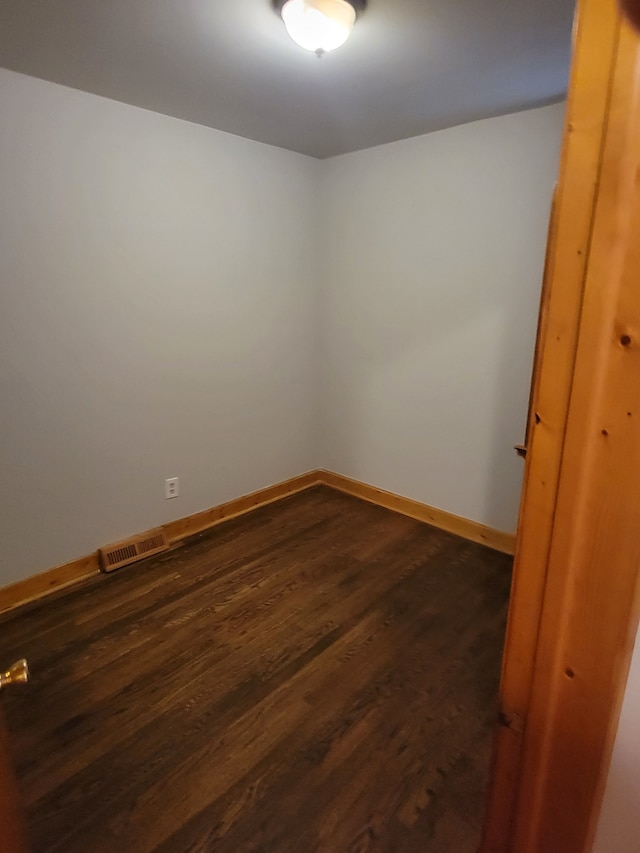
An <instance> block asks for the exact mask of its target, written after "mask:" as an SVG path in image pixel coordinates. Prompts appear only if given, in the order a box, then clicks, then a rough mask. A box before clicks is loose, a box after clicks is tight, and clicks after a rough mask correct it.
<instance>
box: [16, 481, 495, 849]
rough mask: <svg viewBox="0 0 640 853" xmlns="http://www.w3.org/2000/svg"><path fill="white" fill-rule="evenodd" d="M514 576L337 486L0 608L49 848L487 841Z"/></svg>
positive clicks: (30, 800) (38, 815)
mask: <svg viewBox="0 0 640 853" xmlns="http://www.w3.org/2000/svg"><path fill="white" fill-rule="evenodd" d="M510 572H511V559H510V558H509V557H506V556H504V555H502V554H498V553H496V552H494V551H491V550H489V549H487V548H484V547H482V546H480V545H474V544H471V543H469V542H466V541H464V540H462V539H459V538H457V537H455V536H452V535H450V534H447V533H443V532H441V531H438V530H435V529H433V528H431V527H429V526H427V525H425V524H421V523H420V522H417V521H413V520H411V519H408V518H405V517H403V516H400V515H396V514H394V513H391V512H389V511H387V510H384V509H380V508H378V507H375V506H372V505H370V504H367V503H364V502H362V501H360V500H358V499H356V498H351V497H348V496H346V495H343V494H340V493H339V492H335V491H332V490H331V489H328V488H326V487H321V486H319V487H315V488H313V489H310V490H307V491H306V492H303V493H301V494H299V495H295V496H293V497H291V498H287V499H285V500H283V501H280V502H278V503H275V504H272V505H270V506H267V507H264V508H262V509H259V510H256V511H255V512H253V513H251V514H249V515H246V516H244V517H242V518H239V519H235V520H233V521H230V522H228V523H226V524H224V525H221V526H219V527H216V528H214V529H213V530H211V531H209V532H207V533H204V534H201V535H199V536H197V537H194V538H193V539H191V540H190V541H189V542H188V543H187V544H185V545H183V546H181V547H178V548H175V549H174V550H173V551H171V552H169V553H168V554H164V555H162V556H160V557H156V558H152V559H150V560H148V561H146V562H144V563H139V564H138V565H134V566H131V567H129V568H125V569H121V570H120V571H119V572H116V573H114V574H112V575H108V576H100V577H98V578H94V579H91V580H90V581H88V582H85V583H84V584H82V585H80V586H77V587H74V588H72V589H71V590H69V591H66V592H61V593H58V594H56V595H55V596H52V597H50V598H48V599H46V600H44V601H42V602H40V603H35V604H32V605H28V606H26V607H23V608H22V609H20V610H19V611H16V612H14V613H11V614H9V615H7V616H5V617H2V618H0V651H1V653H2V657H3V661H4V662H5V663H7V664H8V663H10V662H11V661H12V660H13V659H14V658H16V657H20V656H22V655H25V656H27V657H28V658H29V663H30V666H31V670H32V683H31V684H30V685H28V686H26V687H24V688H22V689H18V688H15V689H13V690H11V691H6V693H5V694H3V697H2V702H3V705H4V709H5V713H6V717H7V724H8V727H9V730H10V732H11V734H12V741H13V744H14V749H15V761H16V767H17V770H18V775H19V779H20V782H21V786H22V791H23V798H24V801H25V804H26V808H27V811H28V818H29V829H30V833H31V838H32V843H33V848H34V851H35V853H45V851H46V853H54V851H56V853H147V851H158V853H187V851H189V852H190V853H196V851H199V853H204V851H215V853H240V852H241V851H242V852H243V853H244V851H261V853H276V851H277V852H278V853H284V851H301V853H302V851H304V853H314V851H323V853H347V852H348V853H364V851H397V853H412V851H420V853H473V851H475V849H476V846H477V843H478V838H479V832H480V826H481V820H482V810H483V795H484V787H485V782H486V778H487V771H488V761H489V753H490V742H491V732H492V724H493V720H494V719H495V715H496V701H497V700H496V696H497V686H498V677H499V669H500V658H501V652H502V643H503V633H504V625H505V617H506V609H507V600H508V594H509V584H510Z"/></svg>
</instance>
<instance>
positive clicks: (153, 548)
mask: <svg viewBox="0 0 640 853" xmlns="http://www.w3.org/2000/svg"><path fill="white" fill-rule="evenodd" d="M168 548H169V543H168V542H167V537H166V536H165V532H164V530H163V529H162V528H161V527H158V528H156V529H155V530H148V531H147V532H146V533H140V534H139V535H138V536H131V537H129V539H122V540H121V541H120V542H114V543H113V544H112V545H105V547H104V548H100V549H99V552H98V553H99V554H100V569H101V571H103V572H112V571H114V570H115V569H120V568H122V566H128V565H130V564H131V563H135V562H136V561H137V560H143V559H144V558H145V557H151V556H152V555H153V554H159V553H160V552H161V551H166V550H167V549H168Z"/></svg>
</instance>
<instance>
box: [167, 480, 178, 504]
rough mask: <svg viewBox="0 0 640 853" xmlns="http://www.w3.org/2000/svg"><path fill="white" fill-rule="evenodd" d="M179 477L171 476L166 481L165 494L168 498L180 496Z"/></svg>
mask: <svg viewBox="0 0 640 853" xmlns="http://www.w3.org/2000/svg"><path fill="white" fill-rule="evenodd" d="M178 494H179V492H178V478H177V477H169V479H168V480H165V481H164V496H165V498H166V499H167V500H169V498H177V497H178Z"/></svg>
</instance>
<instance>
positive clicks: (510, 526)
mask: <svg viewBox="0 0 640 853" xmlns="http://www.w3.org/2000/svg"><path fill="white" fill-rule="evenodd" d="M563 113H564V106H563V105H555V106H551V107H545V108H542V109H537V110H532V111H529V112H523V113H517V114H514V115H510V116H505V117H502V118H496V119H489V120H487V121H480V122H475V123H473V124H467V125H463V126H460V127H455V128H452V129H450V130H445V131H441V132H438V133H432V134H429V135H427V136H421V137H417V138H414V139H409V140H406V141H402V142H396V143H392V144H390V145H385V146H381V147H379V148H373V149H369V150H367V151H362V152H358V153H355V154H348V155H345V156H342V157H338V158H335V159H333V160H329V161H327V162H326V164H325V172H324V175H323V213H324V216H325V227H324V239H325V248H324V258H325V262H324V267H323V290H322V293H323V297H322V298H323V301H324V307H323V352H324V361H325V372H324V387H323V411H324V413H325V417H324V423H323V437H324V440H323V451H322V458H323V461H324V464H325V466H326V467H328V468H330V469H332V470H335V471H338V472H340V473H341V474H346V475H348V476H351V477H355V478H357V479H360V480H364V481H366V482H368V483H372V484H374V485H376V486H379V487H382V488H385V489H388V490H390V491H393V492H398V493H400V494H402V495H405V496H408V497H411V498H414V499H417V500H419V501H424V502H425V503H427V504H430V505H432V506H435V507H438V508H440V509H444V510H447V511H449V512H453V513H455V514H457V515H461V516H464V517H466V518H470V519H473V520H475V521H479V522H483V523H485V524H488V525H491V526H492V527H496V528H498V529H502V530H506V531H512V530H514V529H515V524H516V518H517V511H518V503H519V493H520V487H521V476H522V469H523V463H522V460H520V459H519V458H517V457H516V455H515V453H514V451H513V445H514V444H518V443H520V442H522V440H523V435H524V428H525V419H526V411H527V402H528V394H529V379H530V372H531V362H532V354H533V346H534V338H535V330H536V321H537V313H538V302H539V298H540V284H541V278H542V271H543V263H544V254H545V244H546V232H547V224H548V217H549V212H550V204H551V197H552V191H553V186H554V184H555V180H556V176H557V172H558V160H559V148H560V138H561V129H562V120H563Z"/></svg>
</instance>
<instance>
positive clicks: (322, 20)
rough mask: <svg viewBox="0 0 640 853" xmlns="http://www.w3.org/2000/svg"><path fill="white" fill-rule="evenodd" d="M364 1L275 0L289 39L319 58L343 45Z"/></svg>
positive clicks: (364, 3) (362, 7)
mask: <svg viewBox="0 0 640 853" xmlns="http://www.w3.org/2000/svg"><path fill="white" fill-rule="evenodd" d="M365 5H366V0H274V6H275V7H276V9H277V10H278V12H279V13H280V15H281V16H282V20H283V21H284V25H285V27H286V29H287V32H288V33H289V35H290V36H291V38H292V39H293V40H294V41H295V42H296V44H299V45H300V47H303V48H304V49H305V50H310V51H313V52H314V53H316V54H317V55H318V56H322V54H323V53H327V52H328V51H330V50H335V49H336V48H337V47H340V45H342V44H344V43H345V42H346V40H347V39H348V38H349V35H350V34H351V30H352V28H353V25H354V23H355V21H356V17H357V14H358V12H362V10H363V9H364V7H365Z"/></svg>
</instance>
